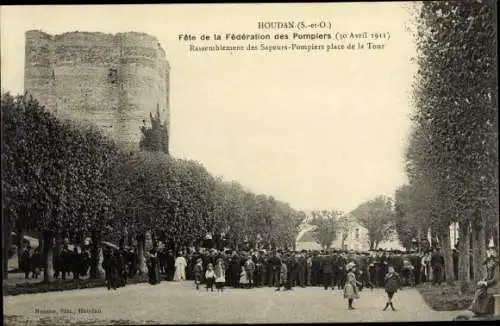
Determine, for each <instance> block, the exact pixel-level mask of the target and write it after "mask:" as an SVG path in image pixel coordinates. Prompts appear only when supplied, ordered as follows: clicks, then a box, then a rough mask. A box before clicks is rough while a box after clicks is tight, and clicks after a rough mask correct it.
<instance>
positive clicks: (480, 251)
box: [472, 211, 486, 282]
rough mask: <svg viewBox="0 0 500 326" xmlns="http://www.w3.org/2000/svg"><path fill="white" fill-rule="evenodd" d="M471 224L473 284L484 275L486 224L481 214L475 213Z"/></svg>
mask: <svg viewBox="0 0 500 326" xmlns="http://www.w3.org/2000/svg"><path fill="white" fill-rule="evenodd" d="M474 218H475V219H474V222H473V223H472V225H473V229H472V252H473V255H474V282H478V281H480V280H482V279H483V278H484V276H485V274H486V269H485V266H484V265H483V262H484V261H485V260H486V246H485V245H484V243H485V237H486V229H485V228H486V225H485V224H486V223H485V221H484V218H483V216H482V214H481V212H479V211H478V212H477V213H476V214H475V216H474Z"/></svg>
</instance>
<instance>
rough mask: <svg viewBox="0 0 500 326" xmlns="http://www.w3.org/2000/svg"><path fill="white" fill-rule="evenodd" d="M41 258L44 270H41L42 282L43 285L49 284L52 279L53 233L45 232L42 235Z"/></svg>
mask: <svg viewBox="0 0 500 326" xmlns="http://www.w3.org/2000/svg"><path fill="white" fill-rule="evenodd" d="M43 244H44V246H43V257H44V266H43V267H44V268H43V281H44V282H45V283H50V282H52V281H53V279H54V252H53V246H54V233H52V232H49V231H45V232H44V233H43Z"/></svg>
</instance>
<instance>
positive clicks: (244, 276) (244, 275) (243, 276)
mask: <svg viewBox="0 0 500 326" xmlns="http://www.w3.org/2000/svg"><path fill="white" fill-rule="evenodd" d="M240 284H241V287H242V288H244V289H246V288H248V284H249V282H248V277H247V272H246V271H245V266H242V267H241V272H240Z"/></svg>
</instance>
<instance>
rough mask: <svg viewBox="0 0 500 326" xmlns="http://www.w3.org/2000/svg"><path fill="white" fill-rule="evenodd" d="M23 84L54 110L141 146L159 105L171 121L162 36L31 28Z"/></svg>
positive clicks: (164, 117)
mask: <svg viewBox="0 0 500 326" xmlns="http://www.w3.org/2000/svg"><path fill="white" fill-rule="evenodd" d="M25 36H26V47H25V51H26V52H25V74H24V88H25V90H26V91H28V92H30V93H31V94H32V95H33V96H34V97H35V98H37V99H38V100H39V102H40V103H41V104H43V105H45V106H47V107H48V108H49V109H50V110H53V111H54V113H56V114H58V115H62V116H64V117H68V118H71V119H76V120H80V121H91V122H93V123H95V124H97V125H98V126H99V127H101V129H102V130H104V131H105V132H106V133H108V134H110V136H112V137H113V138H114V139H115V140H116V141H118V142H120V143H133V144H136V146H137V144H138V142H139V140H140V137H141V132H140V130H139V128H140V126H141V125H143V121H144V120H146V121H148V119H149V114H150V112H153V113H154V112H156V110H157V108H158V109H159V110H160V114H161V116H162V118H163V119H169V98H168V97H169V72H170V66H169V64H168V62H167V60H166V55H165V51H164V50H163V49H162V48H161V45H160V44H159V42H158V40H157V39H156V38H155V37H153V36H150V35H147V34H144V33H135V32H129V33H118V34H115V35H113V34H105V33H88V32H71V33H64V34H59V35H50V34H47V33H44V32H42V31H34V30H32V31H28V32H26V34H25Z"/></svg>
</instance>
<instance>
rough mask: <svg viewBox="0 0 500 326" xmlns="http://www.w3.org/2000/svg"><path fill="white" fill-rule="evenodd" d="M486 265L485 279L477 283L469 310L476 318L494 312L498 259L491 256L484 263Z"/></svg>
mask: <svg viewBox="0 0 500 326" xmlns="http://www.w3.org/2000/svg"><path fill="white" fill-rule="evenodd" d="M484 264H485V265H486V277H485V278H484V279H483V280H482V281H479V282H478V283H477V289H476V292H475V294H474V299H473V300H472V305H471V306H470V307H469V310H470V311H472V312H473V313H474V314H475V315H477V316H487V315H493V314H494V312H495V298H494V297H493V295H494V294H495V289H494V288H493V287H494V286H495V285H496V284H497V282H498V276H497V275H496V269H497V268H498V258H497V257H496V255H492V256H490V257H488V259H486V261H485V262H484Z"/></svg>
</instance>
